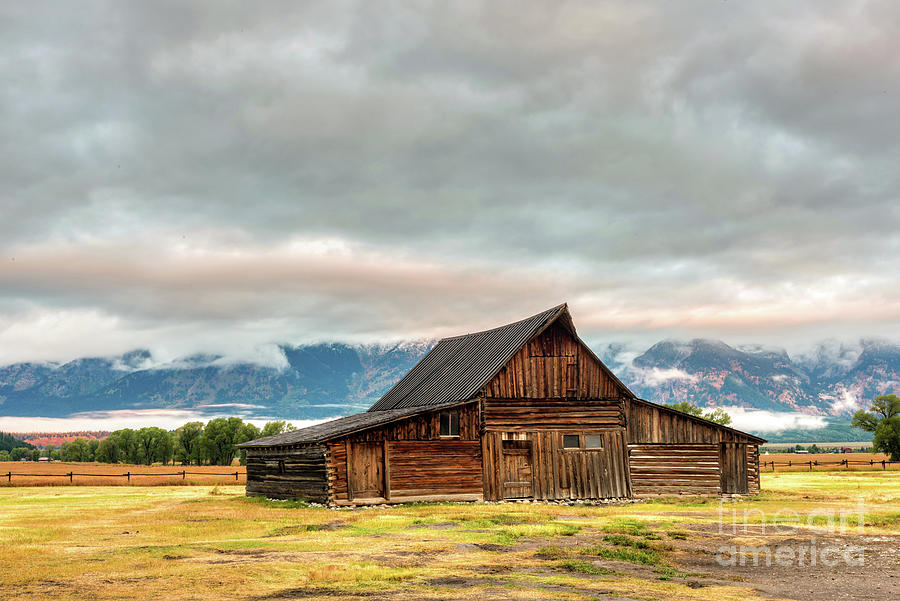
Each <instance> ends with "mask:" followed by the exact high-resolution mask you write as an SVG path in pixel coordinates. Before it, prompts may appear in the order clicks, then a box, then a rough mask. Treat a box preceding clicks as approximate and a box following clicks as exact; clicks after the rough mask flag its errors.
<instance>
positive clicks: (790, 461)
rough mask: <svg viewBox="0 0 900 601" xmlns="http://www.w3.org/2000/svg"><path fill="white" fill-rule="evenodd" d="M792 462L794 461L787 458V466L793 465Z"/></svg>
mask: <svg viewBox="0 0 900 601" xmlns="http://www.w3.org/2000/svg"><path fill="white" fill-rule="evenodd" d="M793 463H794V462H793V461H792V460H790V459H788V467H794V465H793Z"/></svg>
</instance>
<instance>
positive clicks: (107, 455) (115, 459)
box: [94, 432, 123, 463]
mask: <svg viewBox="0 0 900 601" xmlns="http://www.w3.org/2000/svg"><path fill="white" fill-rule="evenodd" d="M115 434H116V433H115V432H113V433H112V434H110V435H109V436H107V437H106V438H104V439H103V440H101V441H100V444H99V445H98V446H97V452H96V453H94V461H99V462H100V463H119V462H120V461H121V460H122V457H123V453H122V450H121V448H120V447H119V437H118V436H116V435H115Z"/></svg>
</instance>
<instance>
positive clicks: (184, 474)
mask: <svg viewBox="0 0 900 601" xmlns="http://www.w3.org/2000/svg"><path fill="white" fill-rule="evenodd" d="M186 475H187V473H186V472H185V471H184V470H181V479H182V480H184V477H185V476H186Z"/></svg>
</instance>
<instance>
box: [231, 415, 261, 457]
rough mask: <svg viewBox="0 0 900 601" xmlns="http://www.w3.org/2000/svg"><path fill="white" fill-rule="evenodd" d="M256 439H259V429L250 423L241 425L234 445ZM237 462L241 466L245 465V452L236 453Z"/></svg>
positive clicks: (242, 450)
mask: <svg viewBox="0 0 900 601" xmlns="http://www.w3.org/2000/svg"><path fill="white" fill-rule="evenodd" d="M257 438H259V428H257V427H256V426H254V425H253V424H250V423H247V424H243V425H242V426H241V428H240V430H239V431H238V435H237V437H236V438H235V439H234V444H241V443H242V442H247V441H250V440H256V439H257ZM238 460H239V461H240V463H241V465H247V451H245V450H244V449H240V450H239V452H238Z"/></svg>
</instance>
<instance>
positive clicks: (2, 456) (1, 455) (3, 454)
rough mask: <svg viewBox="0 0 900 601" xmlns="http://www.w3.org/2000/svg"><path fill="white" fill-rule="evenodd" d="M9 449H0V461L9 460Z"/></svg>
mask: <svg viewBox="0 0 900 601" xmlns="http://www.w3.org/2000/svg"><path fill="white" fill-rule="evenodd" d="M9 460H10V458H9V451H7V450H6V449H4V450H2V451H0V461H9Z"/></svg>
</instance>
